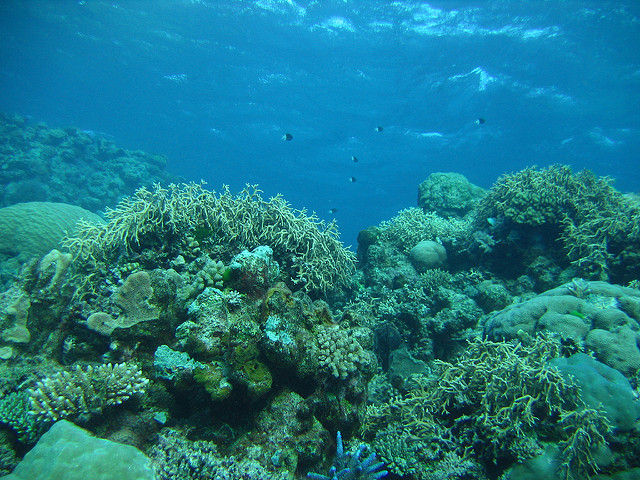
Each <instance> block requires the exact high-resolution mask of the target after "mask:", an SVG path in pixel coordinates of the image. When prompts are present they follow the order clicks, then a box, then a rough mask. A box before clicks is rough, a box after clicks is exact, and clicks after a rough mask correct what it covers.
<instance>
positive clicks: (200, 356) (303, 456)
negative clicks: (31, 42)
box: [0, 119, 640, 480]
mask: <svg viewBox="0 0 640 480" xmlns="http://www.w3.org/2000/svg"><path fill="white" fill-rule="evenodd" d="M14 120H15V119H14ZM16 121H17V120H16ZM0 123H1V122H0ZM16 128H17V129H16V130H15V131H14V133H15V132H18V131H20V132H24V131H25V129H26V130H27V131H28V132H31V133H29V135H31V134H33V133H34V132H36V133H37V135H38V139H39V140H37V141H38V142H40V143H42V144H43V145H44V144H46V145H47V147H48V149H47V152H48V153H47V155H49V157H48V158H55V157H56V156H57V155H62V156H64V158H71V157H69V154H68V152H67V153H65V152H66V151H67V150H68V149H69V148H75V147H73V145H74V144H75V143H76V142H78V141H80V140H79V139H81V138H82V135H81V134H79V133H77V132H74V131H72V130H68V129H66V130H65V129H49V128H46V127H44V126H34V127H29V126H25V125H22V126H18V127H16ZM29 129H32V131H31V130H29ZM4 134H6V135H9V136H11V135H13V133H11V132H5V133H4ZM0 135H3V133H2V132H0ZM11 141H13V142H18V143H20V142H19V139H18V138H17V136H16V137H15V138H13V137H12V140H11ZM92 141H93V140H92ZM29 142H31V143H33V142H34V138H33V136H32V137H29V139H28V140H27V143H29ZM95 142H98V143H100V142H99V141H98V140H95ZM98 143H96V144H95V145H93V147H92V146H91V145H92V144H91V143H88V144H87V145H88V146H87V151H89V150H91V151H94V150H92V149H94V148H95V149H98V150H95V151H102V152H103V154H104V155H105V158H106V159H107V160H106V164H105V169H106V170H108V171H110V170H109V169H110V168H111V166H112V165H111V164H110V163H109V159H110V158H111V157H110V155H111V153H114V152H112V150H111V147H109V146H108V145H107V144H106V143H104V142H102V143H100V145H98ZM5 147H6V146H3V147H0V153H1V152H2V151H4V150H2V149H3V148H5ZM103 148H104V150H101V149H103ZM114 148H115V147H114ZM109 152H111V153H109ZM122 152H124V151H122ZM122 152H121V153H122ZM114 154H115V153H114ZM122 154H123V155H124V154H126V152H124V153H122ZM118 155H120V153H118ZM133 157H135V158H137V159H139V160H140V159H143V158H146V156H145V155H144V154H142V153H139V154H135V155H133ZM133 157H132V158H133ZM24 158H30V156H26V157H24ZM24 158H23V160H24ZM15 165H18V164H15ZM74 171H75V170H74V169H73V168H70V169H69V171H68V172H67V174H71V173H70V172H74ZM103 171H104V170H103ZM129 173H131V172H129ZM127 175H129V174H127ZM143 176H145V175H143ZM56 178H57V177H56ZM128 178H129V179H130V181H131V182H132V183H131V185H133V183H135V182H134V179H136V178H138V179H140V178H141V177H136V176H135V175H130V176H129V177H128ZM145 178H146V177H145ZM115 181H116V182H117V181H118V180H117V179H116V180H115ZM136 181H137V180H136ZM15 182H17V183H16V185H17V184H19V185H21V186H22V187H25V188H26V184H25V183H24V182H22V181H21V180H15ZM147 185H148V183H147ZM136 187H139V185H136ZM543 187H545V188H546V187H548V188H547V193H548V195H547V193H545V191H543ZM13 188H14V187H11V189H13ZM133 188H134V187H133V186H132V190H131V191H132V192H133V194H132V195H131V196H129V197H125V198H124V199H122V200H121V201H120V203H119V204H117V206H116V207H115V208H114V209H111V210H108V211H107V214H106V222H97V223H89V221H88V219H87V218H85V220H82V221H81V222H80V224H79V227H78V229H77V230H76V231H75V232H72V231H71V230H70V229H71V228H73V226H74V225H75V224H76V221H77V217H74V218H75V219H74V220H73V221H72V222H71V221H70V222H69V223H65V225H66V227H65V228H66V229H67V230H68V235H67V237H66V238H65V239H64V241H63V243H62V244H61V245H60V244H59V243H58V242H59V239H57V238H56V241H55V244H53V243H50V242H48V241H47V242H44V243H46V244H47V245H48V247H47V248H44V247H43V248H41V249H40V250H38V251H37V252H35V253H34V255H35V256H33V257H32V258H31V259H30V260H28V259H27V258H26V256H22V257H20V255H17V256H15V257H14V258H12V259H10V262H13V263H12V264H11V265H12V266H13V268H14V270H13V273H12V274H11V276H9V275H7V276H5V277H3V278H5V280H6V282H5V283H6V285H5V288H3V289H2V291H0V395H1V396H0V471H1V472H3V473H4V472H9V471H10V470H11V469H13V468H14V466H15V465H16V464H17V463H18V461H19V460H20V457H21V456H22V455H23V454H24V453H25V452H26V450H27V449H28V448H29V447H30V446H32V445H33V444H35V443H36V442H38V439H39V438H41V437H42V435H43V433H44V431H46V430H47V429H48V428H50V427H51V424H52V423H53V422H54V421H55V420H57V419H61V418H67V419H69V420H72V421H74V422H76V423H78V424H82V425H83V426H85V427H87V428H90V429H91V430H92V432H94V433H95V434H97V435H98V436H100V437H103V438H106V439H109V440H110V441H114V442H120V443H126V444H129V445H133V446H135V447H137V448H139V449H140V450H142V451H145V452H149V453H150V458H151V463H152V464H153V466H154V468H155V472H156V477H157V478H159V479H163V478H167V479H168V478H172V479H174V478H175V479H178V480H181V479H184V480H196V479H201V478H219V479H226V478H229V479H231V478H233V479H236V478H269V479H276V480H277V479H281V480H294V479H300V478H315V479H331V480H333V479H343V480H345V479H353V480H356V479H374V478H382V477H383V476H385V475H386V472H389V476H390V477H393V478H398V479H399V478H403V479H407V480H408V479H412V480H441V479H465V480H472V479H473V480H487V479H492V480H496V479H498V478H501V479H503V480H506V479H507V478H511V479H512V480H517V479H519V478H526V474H527V473H525V472H535V475H536V476H537V477H538V478H554V479H555V478H558V479H559V478H563V479H564V480H567V479H574V480H575V479H578V478H587V477H588V476H590V475H593V474H595V473H596V471H597V470H598V469H600V470H601V471H602V474H603V475H607V477H606V478H615V477H616V475H618V476H619V475H623V474H627V473H628V474H629V475H632V474H633V472H634V468H636V467H640V465H639V464H638V461H637V458H640V422H638V414H639V413H640V412H638V407H637V400H636V398H637V395H638V381H639V377H638V375H639V373H638V372H640V360H639V358H640V357H639V355H640V354H639V353H638V342H639V340H638V338H639V337H638V331H639V329H640V327H638V325H640V293H639V291H638V290H637V287H638V283H639V282H640V280H639V279H638V270H637V262H636V260H635V259H636V258H638V257H637V255H636V254H637V243H638V242H637V241H636V240H637V239H636V237H635V235H636V234H637V231H636V230H634V228H635V226H633V225H630V224H629V219H631V220H634V219H637V213H636V210H634V209H635V208H636V207H634V206H633V205H634V204H633V201H632V199H631V197H624V196H622V195H621V194H619V193H618V192H616V191H615V190H614V189H613V187H611V184H610V182H609V180H607V179H598V178H596V177H595V176H593V175H592V174H589V173H588V172H581V173H579V174H573V173H571V172H570V170H568V169H566V168H564V167H550V168H548V169H542V170H537V169H527V170H526V171H524V172H520V173H516V174H512V175H507V176H505V177H503V178H501V179H500V180H499V181H498V183H497V184H496V186H494V188H493V189H492V190H491V192H489V193H488V194H487V193H486V192H484V191H482V189H478V188H477V187H475V186H473V185H471V184H469V182H467V181H466V179H464V178H463V177H461V176H458V175H453V174H434V175H432V176H431V177H430V178H429V179H427V181H426V182H424V183H423V184H422V186H421V188H420V198H421V200H420V207H421V208H408V209H406V210H403V211H401V212H399V213H398V215H397V216H395V217H394V218H392V219H390V220H388V221H385V222H382V223H381V224H380V225H378V226H372V227H369V228H367V229H365V230H363V231H362V232H361V233H360V234H359V236H358V243H359V245H358V256H357V259H358V260H359V262H358V263H357V264H356V256H355V255H353V254H352V253H351V252H350V251H349V250H348V249H346V248H344V246H343V245H342V244H341V243H340V242H339V240H338V233H337V228H336V225H335V223H329V224H327V223H324V222H322V221H320V220H319V219H318V218H317V217H316V216H315V215H308V214H307V213H306V212H305V211H304V210H302V211H300V210H295V209H293V208H291V206H290V205H289V204H288V203H287V202H286V201H285V200H284V199H282V198H281V197H280V196H276V197H275V198H271V199H269V200H264V199H263V198H262V197H261V195H260V191H259V190H258V189H257V188H256V187H254V186H247V187H246V188H245V189H244V190H243V191H242V192H240V193H239V194H237V195H232V194H231V193H230V192H229V190H228V189H227V188H224V189H223V190H222V191H221V192H218V193H216V192H213V191H210V190H207V189H205V188H204V186H203V185H202V184H193V183H191V184H169V185H168V186H166V187H163V186H160V185H159V184H155V185H154V186H153V187H147V188H138V189H137V190H133ZM11 189H9V190H6V189H5V190H2V189H1V188H0V195H5V198H9V197H11V196H12V195H14V193H15V190H11ZM81 191H82V192H84V190H81ZM114 191H115V192H118V195H120V194H121V191H122V190H121V189H119V188H115V189H114ZM7 192H9V193H10V195H9V197H7V196H6V193H7ZM11 192H14V193H11ZM534 193H535V195H534ZM105 195H106V196H107V197H109V198H111V192H109V193H108V194H107V193H105ZM481 197H484V199H483V200H481V201H480V199H481ZM568 197H571V198H568ZM600 197H602V198H600ZM96 198H97V197H96ZM91 202H92V203H96V201H95V199H93V200H91V201H90V203H91ZM479 202H480V203H479ZM112 204H113V203H112ZM532 206H533V207H534V208H529V207H532ZM31 207H34V205H31ZM600 207H602V208H600ZM618 207H619V208H618ZM423 209H424V210H423ZM538 209H539V211H538ZM616 209H618V210H617V213H619V215H618V217H619V218H618V217H615V216H614V214H617V213H616V212H614V210H616ZM9 213H11V212H9ZM1 216H2V212H1V211H0V217H1ZM14 217H15V215H14ZM16 218H17V217H16ZM49 218H56V216H55V214H52V215H51V216H50V217H49ZM14 220H15V218H14ZM14 220H12V221H14ZM45 223H46V222H45ZM60 223H61V224H62V223H64V222H63V221H62V220H61V221H60ZM636 223H637V222H636ZM72 224H73V225H72ZM574 227H575V228H574ZM8 228H9V227H8ZM43 228H45V229H46V225H45V226H43ZM576 229H577V230H576ZM620 229H627V230H628V232H627V233H628V235H627V236H626V238H623V235H622V233H621V231H620ZM589 232H591V233H593V236H592V237H589V238H587V237H588V234H590V233H589ZM594 232H595V233H594ZM58 233H59V232H58ZM30 234H32V235H35V236H37V233H34V232H31V233H30ZM57 235H58V234H56V236H57ZM585 235H586V236H585ZM565 236H566V238H565ZM569 237H571V240H569ZM47 238H48V233H47V232H46V231H45V232H44V233H43V236H42V240H47ZM594 239H595V240H594ZM30 240H31V241H33V242H36V243H37V242H38V239H37V238H32V239H30ZM574 240H575V241H576V242H578V243H577V244H576V245H577V246H576V247H575V248H574V249H573V250H571V248H572V247H571V246H570V245H569V243H570V242H573V241H574ZM592 240H594V241H596V243H597V242H600V241H605V242H606V249H605V250H606V251H604V250H602V249H600V250H598V248H599V247H598V248H596V249H595V250H598V251H599V252H600V253H602V254H603V255H604V256H605V257H606V262H605V268H604V269H600V270H598V269H597V268H595V267H594V259H597V258H596V257H597V256H594V255H591V253H590V252H591V251H590V250H589V251H586V250H584V249H582V248H583V247H584V244H581V243H580V242H583V243H584V242H591V241H592ZM564 241H566V243H563V242H564ZM563 245H564V246H563ZM581 245H582V246H581ZM598 245H600V244H598ZM25 246H29V245H28V242H25ZM596 246H597V245H596ZM594 248H595V247H594ZM581 249H582V250H581ZM595 250H594V251H595ZM18 257H19V258H18ZM584 258H586V260H583V259H584ZM572 261H573V262H574V263H573V264H572V263H571V262H572ZM10 262H9V263H10ZM5 266H9V264H8V263H7V265H5ZM592 267H593V268H592ZM7 271H8V270H7ZM580 271H585V272H586V273H587V274H589V275H591V276H590V277H589V278H593V277H597V276H599V275H601V274H603V272H605V273H606V274H607V275H609V277H610V279H617V281H623V280H624V281H626V282H629V286H627V287H623V286H621V285H613V284H610V283H607V282H602V281H600V282H598V281H587V280H582V279H577V278H576V279H574V280H571V279H572V278H573V277H575V276H576V274H577V273H579V272H580ZM16 272H19V273H17V274H16ZM542 292H544V293H542ZM142 393H144V394H142ZM132 397H135V399H133V398H132ZM129 399H131V400H129ZM116 406H117V408H114V407H116ZM59 424H60V422H58V423H56V424H55V425H59ZM55 425H54V428H57V427H55ZM63 425H64V424H63ZM158 432H159V434H158ZM330 432H332V433H330ZM333 432H343V433H344V436H345V438H349V439H350V441H349V442H348V443H349V445H350V446H351V447H353V448H347V445H346V444H343V442H342V434H340V433H338V436H337V442H336V443H337V449H336V450H337V451H336V454H335V456H334V455H333V453H334V446H335V444H334V443H333V439H332V438H331V437H332V436H333ZM365 444H366V445H369V447H364V445H365ZM106 445H110V444H106ZM367 449H371V450H372V451H375V452H376V455H377V457H375V456H373V455H369V454H368V453H366V452H365V450H367ZM376 458H380V459H381V461H382V462H384V467H382V465H381V463H379V462H377V460H376ZM310 471H311V472H327V475H323V474H320V473H312V474H309V475H307V473H308V472H310Z"/></svg>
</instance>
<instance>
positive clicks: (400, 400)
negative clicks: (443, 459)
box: [361, 336, 610, 479]
mask: <svg viewBox="0 0 640 480" xmlns="http://www.w3.org/2000/svg"><path fill="white" fill-rule="evenodd" d="M558 354H559V347H558V343H557V342H556V341H554V340H553V339H552V338H550V337H544V336H540V337H537V338H535V339H529V340H528V341H527V343H526V344H524V343H512V342H491V341H488V340H480V339H479V340H475V341H473V342H470V344H469V347H468V349H467V350H466V351H465V353H464V354H463V355H462V356H461V357H460V358H459V359H457V361H456V362H455V363H448V362H441V361H439V362H437V363H438V365H439V368H440V372H439V373H438V374H437V375H434V376H433V377H429V378H426V377H420V376H418V377H414V378H413V379H412V381H413V382H415V386H414V387H412V388H411V389H410V390H409V392H408V393H407V394H406V395H405V396H403V397H394V398H392V399H391V400H390V401H389V402H388V403H386V404H382V405H378V406H372V407H369V408H368V409H367V414H366V418H365V422H364V424H363V428H362V429H361V430H362V431H363V433H364V434H365V435H371V434H372V433H373V432H379V431H383V429H384V428H386V425H393V426H396V427H395V428H399V429H405V430H407V431H409V432H410V433H411V434H412V435H414V436H415V437H416V438H417V439H418V440H419V441H422V442H425V443H430V444H432V445H433V444H434V440H437V441H438V442H439V443H440V448H439V452H434V454H437V455H439V456H441V455H443V454H444V453H445V452H455V453H457V454H458V455H460V456H461V457H462V458H466V457H468V456H469V455H471V456H473V457H474V458H476V459H477V460H478V461H480V462H482V463H483V464H485V465H486V464H495V463H497V462H501V461H502V462H504V461H507V462H509V461H510V462H513V461H524V460H526V459H527V458H530V457H532V456H535V455H536V451H537V450H539V448H538V446H539V444H538V441H539V439H541V440H542V439H544V440H545V441H550V440H555V441H557V442H558V443H559V444H560V446H561V448H562V459H561V460H562V461H561V469H562V473H563V478H567V479H577V478H588V475H589V474H590V473H591V472H593V471H597V465H596V462H595V460H594V457H593V454H592V452H593V450H594V449H595V448H597V447H598V446H603V445H606V439H605V435H606V434H607V433H608V431H609V428H610V427H609V423H608V421H607V419H606V418H605V417H604V415H603V414H602V413H601V412H599V411H597V410H594V409H588V408H585V405H584V402H583V401H582V399H581V396H580V389H579V387H578V386H577V384H574V383H573V382H572V381H569V380H567V379H566V378H565V377H563V376H562V375H561V373H560V372H559V370H557V368H555V367H552V366H550V365H549V364H548V363H547V360H549V359H550V358H554V357H556V356H558ZM539 435H540V436H539ZM377 443H378V442H377V439H374V441H373V442H372V444H373V445H374V446H376V445H377ZM385 453H387V452H385ZM385 460H386V461H387V462H389V463H392V462H391V460H392V459H388V458H385ZM420 478H423V477H420ZM424 478H426V477H424Z"/></svg>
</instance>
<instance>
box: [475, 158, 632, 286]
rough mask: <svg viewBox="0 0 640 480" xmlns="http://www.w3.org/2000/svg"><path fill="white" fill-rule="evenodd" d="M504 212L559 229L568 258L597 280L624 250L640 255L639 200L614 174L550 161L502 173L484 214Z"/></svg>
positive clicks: (523, 222)
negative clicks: (620, 188) (616, 184)
mask: <svg viewBox="0 0 640 480" xmlns="http://www.w3.org/2000/svg"><path fill="white" fill-rule="evenodd" d="M499 216H503V217H504V218H507V219H509V220H510V221H511V222H513V223H515V224H521V225H529V226H533V227H543V226H544V228H546V229H549V230H556V231H557V239H559V240H561V242H562V243H563V245H564V249H565V252H566V254H567V256H568V257H569V259H570V260H571V261H572V262H573V263H574V264H575V265H577V266H578V267H580V268H581V269H583V270H584V271H585V272H588V273H590V274H591V275H592V276H593V277H594V278H597V279H606V277H607V273H608V270H609V269H610V267H611V265H612V263H613V262H614V261H615V259H616V257H617V256H619V255H621V254H622V253H624V254H625V255H627V256H628V255H630V254H635V255H638V254H639V252H638V248H637V246H636V247H634V245H638V244H640V205H638V203H637V202H634V201H632V200H630V198H629V197H626V196H625V195H623V194H622V193H620V192H619V191H617V190H616V189H615V188H614V187H613V180H612V179H611V178H609V177H597V176H596V175H595V174H594V173H593V172H591V171H589V170H582V171H580V172H577V173H573V172H572V170H571V168H570V167H569V166H567V165H551V166H549V167H547V168H542V169H538V168H536V167H530V168H526V169H524V170H522V171H520V172H517V173H512V174H507V175H503V176H501V177H500V178H499V179H498V180H497V182H496V183H495V185H494V186H493V187H492V188H491V192H490V193H489V195H488V196H487V197H485V199H484V200H483V202H482V207H481V215H480V216H479V219H482V220H485V219H487V218H491V217H499Z"/></svg>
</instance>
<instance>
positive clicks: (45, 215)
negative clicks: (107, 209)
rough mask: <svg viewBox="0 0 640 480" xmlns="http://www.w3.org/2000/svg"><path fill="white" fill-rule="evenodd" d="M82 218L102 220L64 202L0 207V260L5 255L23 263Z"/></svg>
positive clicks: (47, 248)
mask: <svg viewBox="0 0 640 480" xmlns="http://www.w3.org/2000/svg"><path fill="white" fill-rule="evenodd" d="M81 218H83V219H85V220H87V221H89V222H93V223H104V222H103V220H102V219H101V218H100V217H99V216H98V215H96V214H95V213H92V212H90V211H88V210H85V209H84V208H80V207H76V206H75V205H68V204H66V203H53V202H29V203H17V204H15V205H11V206H10V207H5V208H0V262H2V261H5V260H7V259H8V258H16V259H17V260H18V261H21V262H22V261H26V260H28V259H29V258H30V257H33V256H42V255H44V254H46V253H48V252H49V251H51V250H52V249H54V248H56V247H58V246H59V243H60V240H62V238H63V237H64V235H65V231H68V232H69V233H71V232H72V231H73V230H74V228H75V226H76V223H78V220H80V219H81Z"/></svg>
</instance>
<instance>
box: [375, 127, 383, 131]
mask: <svg viewBox="0 0 640 480" xmlns="http://www.w3.org/2000/svg"><path fill="white" fill-rule="evenodd" d="M382 130H384V128H382V127H376V128H375V131H376V132H381V131H382Z"/></svg>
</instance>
